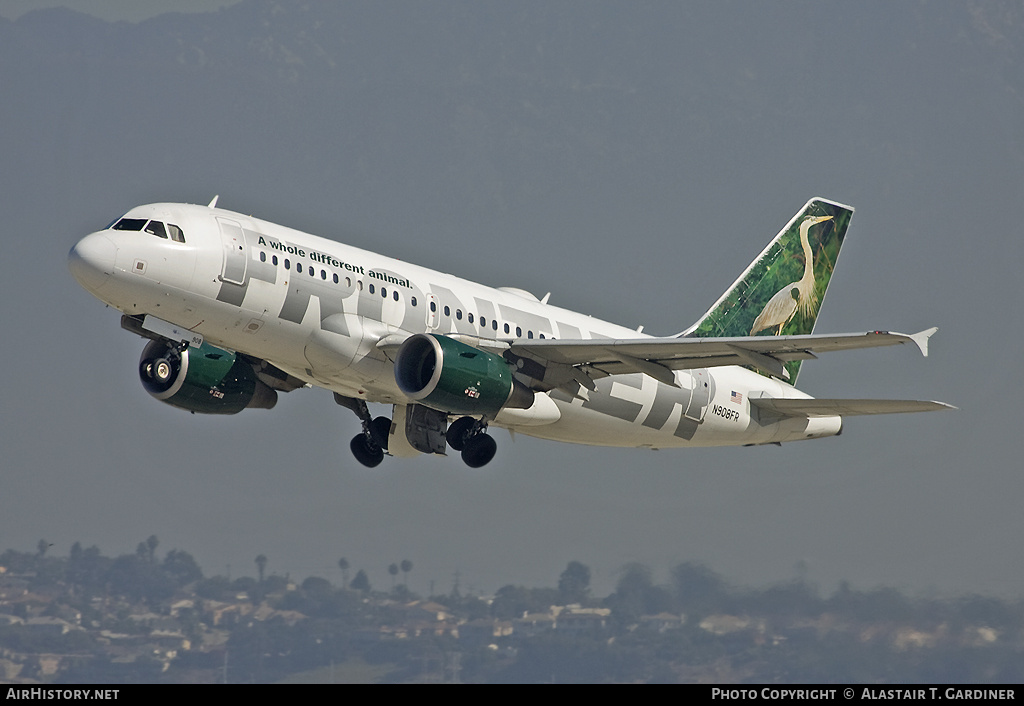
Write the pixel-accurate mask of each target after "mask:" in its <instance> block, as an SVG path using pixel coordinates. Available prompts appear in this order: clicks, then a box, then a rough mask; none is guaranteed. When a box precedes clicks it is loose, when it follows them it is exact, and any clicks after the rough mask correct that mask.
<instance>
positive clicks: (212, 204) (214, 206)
mask: <svg viewBox="0 0 1024 706" xmlns="http://www.w3.org/2000/svg"><path fill="white" fill-rule="evenodd" d="M219 198H220V194H217V195H216V196H214V197H213V201H211V202H210V205H209V206H207V208H217V199H219Z"/></svg>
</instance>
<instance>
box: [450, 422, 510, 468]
mask: <svg viewBox="0 0 1024 706" xmlns="http://www.w3.org/2000/svg"><path fill="white" fill-rule="evenodd" d="M486 432H487V423H486V422H483V421H481V420H479V419H474V418H473V417H459V418H458V419H456V420H455V421H454V422H452V423H451V424H450V425H448V432H447V433H446V434H445V436H446V437H447V438H448V445H449V446H451V447H452V448H453V449H455V450H456V451H460V452H461V453H462V460H463V461H464V462H465V464H466V465H467V466H469V467H470V468H480V467H481V466H486V465H487V464H488V463H490V461H491V459H492V458H494V454H495V453H496V452H497V451H498V444H497V443H495V441H494V437H491V436H488V435H487V433H486Z"/></svg>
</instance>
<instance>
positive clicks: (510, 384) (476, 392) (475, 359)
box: [395, 333, 534, 418]
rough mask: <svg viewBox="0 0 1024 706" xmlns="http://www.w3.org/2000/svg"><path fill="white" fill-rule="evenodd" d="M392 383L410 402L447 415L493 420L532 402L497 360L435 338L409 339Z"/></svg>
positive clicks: (530, 395)
mask: <svg viewBox="0 0 1024 706" xmlns="http://www.w3.org/2000/svg"><path fill="white" fill-rule="evenodd" d="M395 382H397V383H398V388H399V389H400V390H401V391H402V392H403V393H404V394H405V395H406V396H407V397H409V398H410V399H412V400H415V401H417V402H419V403H420V404H423V405H426V406H427V407H430V408H431V409H436V410H439V411H441V412H446V413H447V414H462V415H470V416H476V415H484V416H487V417H491V418H493V417H494V415H496V414H497V413H498V411H499V410H500V409H502V408H504V407H514V408H518V409H528V408H529V407H530V406H531V405H532V404H533V398H534V394H533V391H532V390H530V389H529V388H528V387H526V386H525V385H523V384H522V383H521V382H519V381H518V380H516V379H515V378H513V377H512V371H511V370H510V369H509V367H508V363H506V362H505V359H504V358H502V357H501V356H498V355H494V354H493V353H488V352H487V351H482V350H480V349H479V348H474V347H473V346H469V345H466V344H465V343H462V342H461V341H456V340H455V339H453V338H449V337H448V336H441V335H438V334H433V333H418V334H415V335H414V336H410V337H409V338H408V339H406V341H405V342H404V343H403V344H402V346H401V347H400V348H399V349H398V354H397V355H396V356H395Z"/></svg>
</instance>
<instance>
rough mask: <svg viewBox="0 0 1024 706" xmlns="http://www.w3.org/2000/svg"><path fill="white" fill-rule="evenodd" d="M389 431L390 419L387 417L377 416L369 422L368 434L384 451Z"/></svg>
mask: <svg viewBox="0 0 1024 706" xmlns="http://www.w3.org/2000/svg"><path fill="white" fill-rule="evenodd" d="M390 433H391V420H390V419H388V418H387V417H377V418H376V419H374V420H373V421H372V422H370V436H371V437H373V441H374V443H375V444H377V446H379V447H381V448H382V449H384V450H385V451H387V450H388V434H390Z"/></svg>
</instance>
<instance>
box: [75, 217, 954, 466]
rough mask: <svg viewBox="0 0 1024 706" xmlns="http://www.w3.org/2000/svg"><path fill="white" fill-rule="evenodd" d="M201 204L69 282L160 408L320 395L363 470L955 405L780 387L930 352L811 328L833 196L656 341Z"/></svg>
mask: <svg viewBox="0 0 1024 706" xmlns="http://www.w3.org/2000/svg"><path fill="white" fill-rule="evenodd" d="M217 200H218V199H217V198H216V197H215V198H214V199H213V200H212V201H211V202H210V203H209V204H208V205H206V206H202V205H193V204H180V203H155V204H149V205H145V206H138V207H136V208H133V209H131V210H130V211H128V212H127V213H125V214H124V215H123V216H121V217H120V218H117V219H115V220H114V221H113V222H111V223H110V225H108V226H107V227H106V228H103V229H102V230H100V231H97V232H95V233H91V234H89V235H86V236H85V237H84V238H82V239H81V240H79V241H78V242H77V243H76V244H75V245H74V247H73V248H72V249H71V251H70V253H69V255H68V264H69V268H70V270H71V273H72V275H73V276H74V277H75V279H76V280H77V281H78V282H79V284H81V285H82V287H84V288H85V289H86V290H87V291H89V292H90V293H91V294H93V295H94V296H95V297H96V298H98V299H100V300H101V301H103V302H105V303H106V304H108V305H110V306H111V307H114V308H115V309H117V310H119V311H120V312H121V313H122V317H121V325H122V327H123V328H124V329H126V330H128V331H130V332H132V333H134V334H137V335H139V336H142V337H143V338H145V339H148V341H147V343H146V344H145V347H144V348H143V351H142V356H141V359H140V362H139V369H138V374H139V377H140V379H141V381H142V385H143V387H144V388H145V389H146V390H147V391H148V392H149V394H151V395H152V396H153V397H155V398H156V399H158V400H160V401H162V402H166V403H168V404H170V405H173V406H175V407H178V408H181V409H184V410H188V411H189V412H192V413H195V412H200V413H206V414H234V413H237V412H240V411H241V410H243V409H248V408H262V409H270V408H272V407H273V406H274V405H275V403H276V402H277V398H278V394H279V393H287V392H291V391H294V390H296V389H299V388H305V387H314V386H315V387H321V388H325V389H327V390H330V391H331V392H333V393H334V399H335V401H336V402H337V403H338V404H339V405H341V406H342V407H345V408H347V409H349V410H351V411H352V412H354V413H355V415H356V416H357V417H358V418H359V421H360V424H361V427H362V428H361V431H360V432H359V433H358V434H356V436H355V437H354V438H353V439H352V441H351V443H350V449H351V451H352V454H353V455H354V456H355V458H356V459H357V460H358V461H359V462H360V463H362V464H363V465H365V466H368V467H374V466H377V465H378V464H380V463H381V462H382V460H383V459H384V456H385V455H389V456H393V457H414V456H419V455H420V454H439V455H445V454H446V451H447V450H448V449H449V448H451V449H452V450H454V451H458V452H459V453H460V454H461V456H462V459H463V461H464V462H465V463H466V464H467V465H469V466H470V467H473V468H479V467H481V466H484V465H485V464H487V463H488V462H490V461H491V459H492V458H493V457H494V455H495V453H496V450H497V443H496V442H495V440H494V437H493V436H492V435H491V434H488V433H487V430H488V428H489V427H490V426H496V427H501V428H505V429H508V430H509V431H510V432H513V433H522V434H526V435H530V436H534V437H539V438H542V439H550V440H555V441H564V442H570V443H577V444H593V445H601V446H618V447H636V448H648V449H664V448H672V447H691V446H693V447H697V446H733V445H759V444H776V445H778V444H781V443H782V442H787V441H797V440H801V439H817V438H822V437H828V436H835V435H838V434H840V433H841V432H842V429H843V418H844V417H846V416H852V415H862V414H884V413H893V412H923V411H932V410H942V409H952V407H951V406H950V405H947V404H944V403H942V402H935V401H927V400H874V399H827V398H812V397H811V396H810V395H808V394H806V393H804V392H801V391H800V390H798V389H797V388H796V386H795V385H796V381H797V376H798V374H799V372H800V367H801V364H802V363H803V361H805V360H809V359H813V358H815V357H817V356H818V355H819V354H821V353H827V352H832V351H840V350H850V349H858V348H871V347H879V346H891V345H898V344H905V343H912V344H914V346H916V347H917V349H919V350H920V352H921V353H922V355H925V356H927V355H928V340H929V338H930V337H931V336H932V334H934V333H935V331H936V330H937V329H935V328H931V329H927V330H925V331H921V332H919V333H915V334H909V335H908V334H902V333H895V332H889V331H867V332H861V333H842V334H825V335H821V334H815V333H814V332H813V331H814V325H815V321H816V320H817V316H818V312H819V310H820V307H821V303H822V301H823V298H824V295H825V291H826V288H827V287H828V284H829V280H830V279H831V276H832V272H833V270H834V267H835V264H836V261H837V258H838V256H839V251H840V248H841V247H842V244H843V240H844V238H845V237H846V232H847V230H848V229H849V225H850V219H851V217H852V215H853V209H852V208H850V207H849V206H844V205H842V204H839V203H836V202H833V201H829V200H827V199H822V198H813V199H811V200H810V201H808V202H807V203H806V204H805V205H804V207H803V208H801V209H800V211H799V212H797V214H796V215H795V216H794V217H793V218H792V219H791V220H790V221H789V223H787V224H786V226H785V227H784V228H783V229H782V230H781V231H780V232H779V234H778V235H777V236H776V237H775V238H774V239H772V240H771V242H770V243H769V244H768V246H767V247H766V248H765V249H764V250H763V251H762V252H761V253H760V254H759V255H758V256H757V257H756V258H755V259H754V261H753V262H752V263H751V264H750V266H749V267H747V269H746V270H745V271H744V272H743V273H742V274H741V275H740V276H739V278H738V279H737V280H736V281H735V282H734V283H733V284H732V286H730V287H729V288H728V289H727V290H726V291H725V292H724V293H723V294H722V296H721V297H720V298H719V299H718V300H717V301H716V302H714V303H713V304H712V305H711V307H710V309H708V311H707V313H706V314H704V316H702V317H701V318H700V319H699V320H698V321H697V322H696V323H694V324H693V325H692V326H690V327H689V328H687V329H685V330H683V331H680V332H678V333H675V334H674V335H670V336H663V337H658V336H651V335H648V334H644V333H643V330H642V327H641V328H640V329H636V330H634V329H631V328H626V327H623V326H618V325H616V324H612V323H609V322H606V321H601V320H599V319H596V318H593V317H591V316H587V315H584V314H580V313H577V312H574V311H569V310H567V309H563V308H559V307H557V306H554V305H552V304H551V303H549V298H550V294H546V295H544V296H543V297H542V298H539V299H538V298H537V297H536V296H534V295H533V294H531V293H530V292H527V291H524V290H522V289H518V288H515V287H490V286H485V285H483V284H477V283H475V282H472V281H470V280H467V279H463V278H460V277H456V276H454V275H450V274H446V273H443V272H438V271H435V270H431V269H427V268H424V267H418V266H416V265H412V264H409V263H406V262H403V261H401V260H397V259H394V258H390V257H385V256H383V255H378V254H376V253H372V252H369V251H367V250H362V249H359V248H355V247H352V246H349V245H345V244H343V243H339V242H337V241H334V240H329V239H325V238H322V237H318V236H315V235H310V234H308V233H303V232H300V231H297V230H293V229H290V228H286V227H283V226H280V225H275V224H273V223H269V222H267V221H263V220H259V219H257V218H253V217H251V216H246V215H242V214H240V213H235V212H232V211H228V210H225V209H222V208H218V206H217ZM737 245H741V244H740V243H737ZM371 404H373V405H387V406H388V408H389V411H390V416H388V415H387V414H380V415H378V416H374V415H373V414H371V411H370V405H371Z"/></svg>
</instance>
